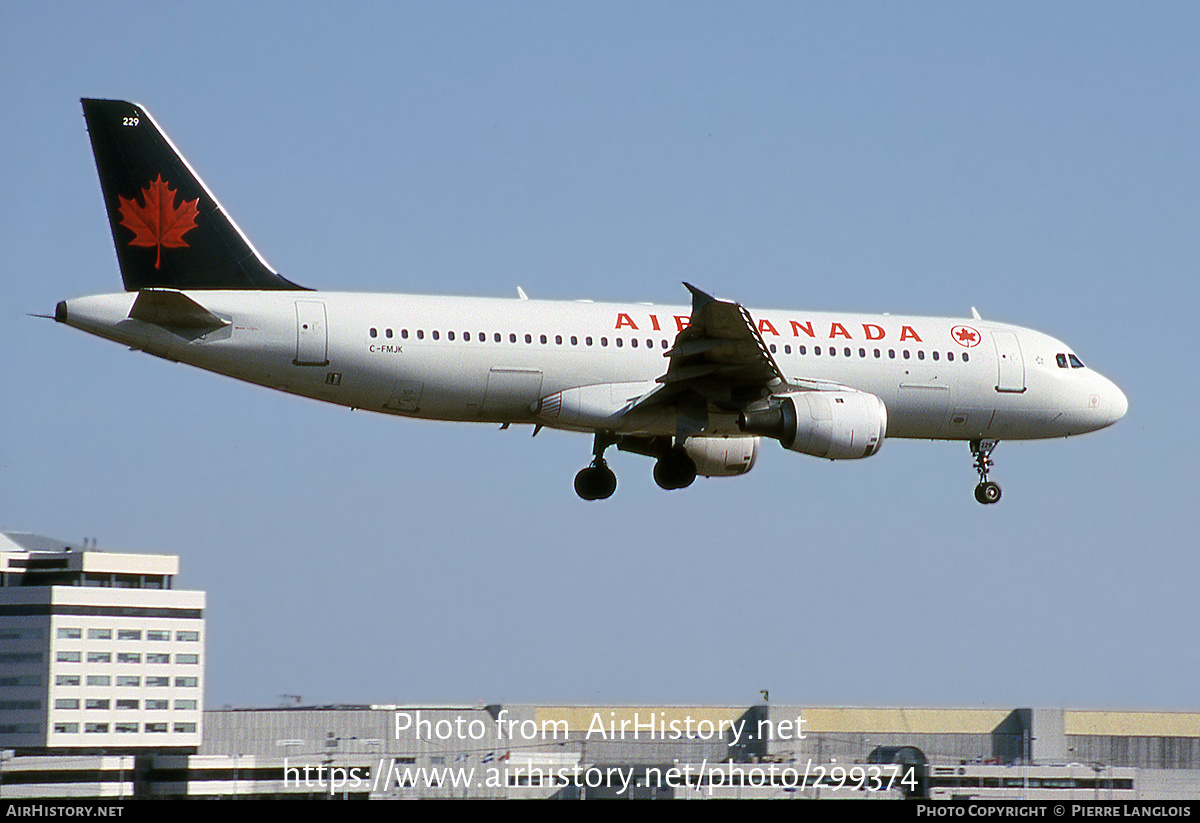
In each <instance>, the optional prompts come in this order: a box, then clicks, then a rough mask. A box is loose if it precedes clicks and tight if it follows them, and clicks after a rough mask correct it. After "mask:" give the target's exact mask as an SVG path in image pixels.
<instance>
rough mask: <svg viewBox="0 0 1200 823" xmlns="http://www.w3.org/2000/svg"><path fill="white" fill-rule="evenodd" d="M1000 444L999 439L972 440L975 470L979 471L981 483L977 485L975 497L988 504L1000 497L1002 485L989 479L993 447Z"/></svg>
mask: <svg viewBox="0 0 1200 823" xmlns="http://www.w3.org/2000/svg"><path fill="white" fill-rule="evenodd" d="M997 445H999V441H997V440H972V441H971V454H973V455H975V471H977V472H979V485H978V486H976V487H975V499H976V500H978V501H979V502H980V503H983V504H984V505H987V504H989V503H995V502H996V501H997V500H999V499H1000V486H999V484H997V483H993V482H992V481H991V480H988V471H989V470H990V469H991V468H992V449H994V448H996V446H997Z"/></svg>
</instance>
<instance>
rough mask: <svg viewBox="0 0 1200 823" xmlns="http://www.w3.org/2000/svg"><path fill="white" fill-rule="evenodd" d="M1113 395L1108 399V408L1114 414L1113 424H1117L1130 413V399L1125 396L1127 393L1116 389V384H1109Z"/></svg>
mask: <svg viewBox="0 0 1200 823" xmlns="http://www.w3.org/2000/svg"><path fill="white" fill-rule="evenodd" d="M1109 386H1110V388H1111V393H1110V396H1109V398H1108V406H1109V409H1110V410H1111V412H1112V422H1113V423H1116V422H1117V421H1118V420H1120V419H1121V418H1122V417H1124V416H1125V412H1127V411H1129V398H1127V397H1126V396H1125V392H1123V391H1121V390H1120V389H1118V388H1117V387H1116V384H1114V383H1109Z"/></svg>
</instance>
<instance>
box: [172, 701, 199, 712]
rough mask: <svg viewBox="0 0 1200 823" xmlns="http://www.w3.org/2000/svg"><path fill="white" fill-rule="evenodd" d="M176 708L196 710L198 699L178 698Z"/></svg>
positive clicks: (178, 709)
mask: <svg viewBox="0 0 1200 823" xmlns="http://www.w3.org/2000/svg"><path fill="white" fill-rule="evenodd" d="M175 710H176V711H189V712H194V711H195V710H196V701H195V700H176V701H175Z"/></svg>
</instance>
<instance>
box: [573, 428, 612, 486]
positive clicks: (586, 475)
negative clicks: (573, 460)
mask: <svg viewBox="0 0 1200 823" xmlns="http://www.w3.org/2000/svg"><path fill="white" fill-rule="evenodd" d="M616 442H617V438H616V437H613V436H612V435H606V434H597V435H596V442H595V445H593V447H592V454H594V455H595V457H593V458H592V464H591V465H590V466H588V467H587V468H585V469H580V471H579V474H577V475H575V493H576V494H577V495H579V496H580V497H582V498H583V499H584V500H607V499H608V498H610V497H612V495H613V492H615V491H616V490H617V476H616V474H614V473H613V470H612V469H610V468H609V467H608V463H607V461H605V459H604V450H605V449H607V448H608V447H609V446H611V445H613V444H614V443H616Z"/></svg>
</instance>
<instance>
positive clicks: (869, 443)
mask: <svg viewBox="0 0 1200 823" xmlns="http://www.w3.org/2000/svg"><path fill="white" fill-rule="evenodd" d="M738 427H739V428H740V429H741V430H742V431H744V432H747V433H748V434H761V435H763V436H764V437H772V438H774V439H776V440H778V441H779V442H780V443H781V444H782V445H783V447H784V448H785V449H791V450H792V451H797V452H803V453H804V454H811V455H813V456H815V457H826V458H829V459H830V460H854V459H857V458H861V457H870V456H871V455H873V454H875V452H877V451H879V447H880V446H881V445H883V438H884V437H885V436H886V435H887V408H886V407H885V406H884V405H883V401H882V400H880V399H879V398H878V397H876V396H875V395H873V394H868V393H867V392H858V391H807V392H794V393H792V394H784V395H780V396H778V397H773V398H771V401H770V405H769V406H768V407H767V408H765V409H755V410H748V411H746V412H744V413H743V414H742V415H741V417H740V418H739V419H738Z"/></svg>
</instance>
